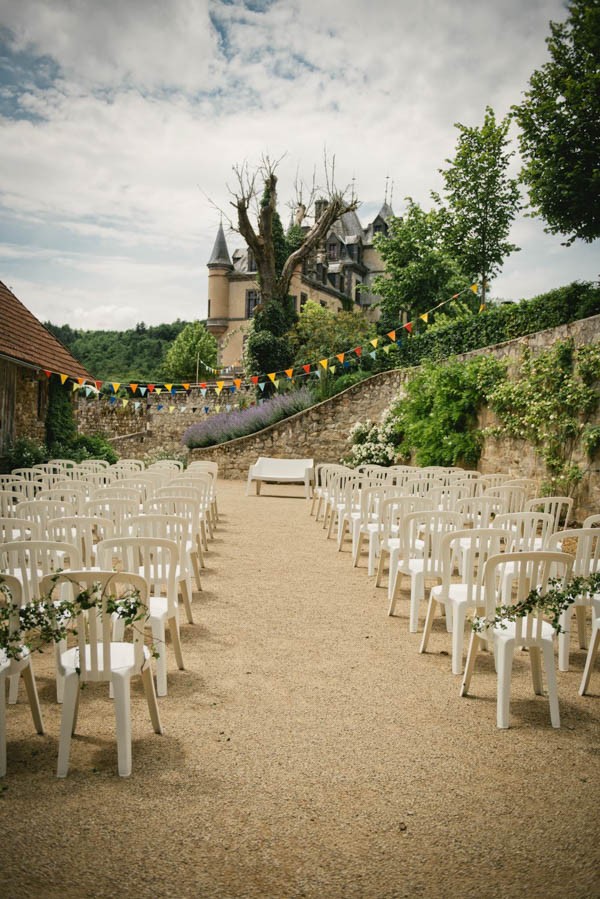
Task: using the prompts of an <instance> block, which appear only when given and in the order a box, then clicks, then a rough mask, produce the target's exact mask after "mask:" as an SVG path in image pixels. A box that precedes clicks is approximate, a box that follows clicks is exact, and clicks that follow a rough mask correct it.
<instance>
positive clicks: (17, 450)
mask: <svg viewBox="0 0 600 899" xmlns="http://www.w3.org/2000/svg"><path fill="white" fill-rule="evenodd" d="M49 458H50V453H49V452H48V447H47V446H46V444H45V443H40V442H39V441H38V440H32V439H31V437H19V439H18V440H15V441H14V442H13V443H12V444H11V445H10V446H9V448H8V450H7V452H6V455H5V457H4V459H3V462H4V463H5V467H6V468H7V469H8V471H12V469H13V468H31V466H32V465H39V464H40V462H47V461H48V459H49Z"/></svg>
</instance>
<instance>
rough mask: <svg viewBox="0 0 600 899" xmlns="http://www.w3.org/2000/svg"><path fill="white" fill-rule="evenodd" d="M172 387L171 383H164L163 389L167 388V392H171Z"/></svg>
mask: <svg viewBox="0 0 600 899" xmlns="http://www.w3.org/2000/svg"><path fill="white" fill-rule="evenodd" d="M172 387H173V385H172V384H165V390H168V391H169V393H171V388H172Z"/></svg>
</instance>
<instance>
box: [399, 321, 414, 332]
mask: <svg viewBox="0 0 600 899" xmlns="http://www.w3.org/2000/svg"><path fill="white" fill-rule="evenodd" d="M412 326H413V323H412V322H406V324H405V325H402V327H403V328H406V330H407V331H408V333H409V334H412Z"/></svg>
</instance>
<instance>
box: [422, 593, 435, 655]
mask: <svg viewBox="0 0 600 899" xmlns="http://www.w3.org/2000/svg"><path fill="white" fill-rule="evenodd" d="M436 609H437V600H436V598H435V596H434V595H433V593H430V594H429V604H428V606H427V615H426V616H425V627H424V628H423V637H422V639H421V645H420V646H419V652H425V650H426V649H427V644H428V643H429V635H430V634H431V628H432V626H433V619H434V618H435V613H436Z"/></svg>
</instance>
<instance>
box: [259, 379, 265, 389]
mask: <svg viewBox="0 0 600 899" xmlns="http://www.w3.org/2000/svg"><path fill="white" fill-rule="evenodd" d="M258 386H259V387H260V389H261V390H264V389H265V387H266V386H267V382H266V381H260V382H259V384H258Z"/></svg>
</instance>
